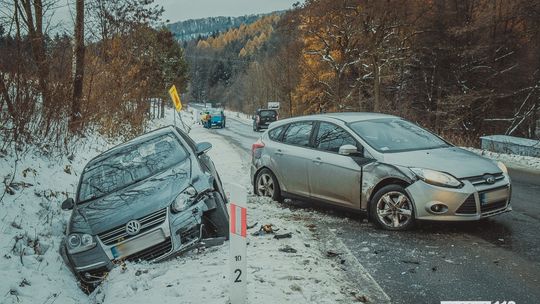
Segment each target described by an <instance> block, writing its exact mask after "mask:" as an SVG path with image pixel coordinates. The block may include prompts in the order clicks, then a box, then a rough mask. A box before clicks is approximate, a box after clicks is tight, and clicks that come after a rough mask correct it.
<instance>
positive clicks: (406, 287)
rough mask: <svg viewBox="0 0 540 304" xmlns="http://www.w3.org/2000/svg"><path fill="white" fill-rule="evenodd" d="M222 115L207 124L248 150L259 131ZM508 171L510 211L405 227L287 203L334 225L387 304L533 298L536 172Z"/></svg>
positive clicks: (538, 237)
mask: <svg viewBox="0 0 540 304" xmlns="http://www.w3.org/2000/svg"><path fill="white" fill-rule="evenodd" d="M227 119H228V120H227V128H225V129H215V130H214V131H215V132H217V133H218V134H221V135H223V136H224V137H225V138H226V139H228V140H229V142H231V143H232V144H235V145H237V146H238V147H239V148H241V149H242V150H244V151H246V152H248V151H249V150H250V149H251V144H252V143H253V142H255V141H256V140H257V139H258V137H259V136H260V134H261V133H256V132H254V131H253V130H252V128H251V126H250V125H248V124H246V123H245V122H241V121H237V120H234V119H233V118H231V117H228V118H227ZM248 155H249V154H248V153H246V157H247V156H248ZM510 176H511V178H512V181H513V192H512V205H513V208H514V211H513V212H510V213H506V214H503V215H499V216H496V217H493V218H490V219H487V220H485V221H480V222H473V223H467V222H464V223H438V222H423V223H419V225H418V226H417V227H416V228H415V229H414V230H412V231H407V232H388V231H383V230H378V229H375V228H374V227H373V226H372V225H371V224H370V223H368V222H367V220H366V219H365V218H364V217H363V216H362V215H357V214H352V213H350V212H347V211H342V210H335V209H332V208H328V207H325V206H314V205H313V204H311V203H309V202H300V201H294V202H288V204H289V207H291V208H313V209H315V210H317V211H318V212H320V213H321V214H325V215H327V216H324V217H321V218H322V219H323V220H321V221H318V222H317V225H322V226H325V228H328V229H332V231H334V234H335V235H337V237H338V238H340V239H341V241H342V242H343V243H344V244H345V246H346V247H347V248H348V249H350V251H351V252H352V253H353V255H355V257H356V258H357V259H358V260H359V261H360V263H362V265H363V266H364V267H365V268H366V269H367V271H368V272H369V273H370V274H371V276H373V278H374V279H375V280H376V281H377V283H378V284H379V285H380V286H381V287H382V289H383V290H384V291H385V292H386V293H387V294H388V295H389V296H390V298H391V299H392V302H393V303H440V301H449V300H454V301H458V300H461V301H473V300H483V301H514V302H515V303H517V304H522V303H523V304H525V303H540V172H534V171H529V170H518V169H511V170H510ZM325 218H326V219H328V220H324V219H325Z"/></svg>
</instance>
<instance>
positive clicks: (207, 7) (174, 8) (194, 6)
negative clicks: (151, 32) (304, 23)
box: [155, 0, 303, 22]
mask: <svg viewBox="0 0 540 304" xmlns="http://www.w3.org/2000/svg"><path fill="white" fill-rule="evenodd" d="M155 2H156V3H157V4H159V5H163V8H164V9H165V13H164V14H163V20H164V21H165V20H167V19H168V20H170V21H171V22H176V21H180V20H187V19H197V18H204V17H215V16H242V15H249V14H258V13H269V12H273V11H277V10H285V9H289V8H291V7H292V5H293V3H295V2H299V0H155ZM300 2H303V1H300Z"/></svg>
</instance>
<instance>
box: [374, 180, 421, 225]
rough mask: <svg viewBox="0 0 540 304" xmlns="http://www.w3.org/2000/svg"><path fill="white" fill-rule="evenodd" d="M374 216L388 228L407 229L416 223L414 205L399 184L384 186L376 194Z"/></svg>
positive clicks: (380, 223)
mask: <svg viewBox="0 0 540 304" xmlns="http://www.w3.org/2000/svg"><path fill="white" fill-rule="evenodd" d="M374 202H376V203H375V204H374V205H372V210H371V212H372V213H371V214H372V217H376V221H377V223H378V224H379V225H380V226H381V227H382V228H384V229H387V230H406V229H408V228H410V227H411V226H412V225H413V223H414V207H413V203H412V201H411V200H410V199H409V197H408V196H407V194H406V193H405V191H404V189H403V188H402V187H401V186H399V185H390V186H386V187H383V188H382V189H381V190H379V191H378V192H377V193H376V194H375V196H374Z"/></svg>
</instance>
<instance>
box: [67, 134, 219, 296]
mask: <svg viewBox="0 0 540 304" xmlns="http://www.w3.org/2000/svg"><path fill="white" fill-rule="evenodd" d="M211 147H212V146H211V144H209V143H204V142H203V143H199V144H196V143H195V142H193V140H192V139H191V138H190V137H189V136H188V135H187V134H186V133H184V132H183V131H182V130H180V129H178V128H176V127H173V126H169V127H165V128H161V129H158V130H155V131H152V132H150V133H147V134H144V135H142V136H139V137H137V138H135V139H132V140H130V141H128V142H126V143H123V144H121V145H118V146H116V147H114V148H112V149H110V150H108V151H106V152H104V153H102V154H101V155H98V156H97V157H96V158H94V159H92V160H91V161H90V162H89V163H88V164H87V165H86V167H85V168H84V170H83V172H82V174H81V178H80V181H79V185H78V187H77V193H76V196H75V198H68V199H66V200H65V201H64V202H63V203H62V209H64V210H70V211H71V217H70V220H69V223H68V225H67V231H66V236H65V238H64V240H63V242H62V244H61V246H60V253H61V255H62V257H63V258H64V260H65V261H66V263H67V264H68V265H69V266H70V268H71V269H72V271H73V272H74V274H75V275H76V276H77V277H78V278H79V280H80V282H81V287H83V289H85V290H87V291H91V290H92V289H93V288H94V287H95V286H97V285H98V284H99V283H100V282H101V281H102V280H103V279H104V278H105V277H106V276H107V273H108V272H109V271H110V270H111V269H112V268H113V267H114V265H117V264H120V263H122V262H123V261H134V262H137V261H150V262H154V261H155V262H157V261H162V260H164V259H167V258H170V257H173V256H175V255H176V254H178V253H180V252H184V251H186V250H190V249H192V248H194V247H198V245H199V244H200V241H202V240H203V239H204V240H205V242H206V241H210V240H211V239H214V240H216V239H219V238H222V239H224V238H226V237H227V236H228V231H229V224H228V221H229V216H228V213H227V207H226V204H227V198H226V196H225V193H224V192H223V187H222V185H221V180H220V178H219V174H218V173H217V171H216V169H215V167H214V164H213V162H212V160H211V159H210V157H209V156H208V155H207V154H206V151H208V150H209V149H210V148H211Z"/></svg>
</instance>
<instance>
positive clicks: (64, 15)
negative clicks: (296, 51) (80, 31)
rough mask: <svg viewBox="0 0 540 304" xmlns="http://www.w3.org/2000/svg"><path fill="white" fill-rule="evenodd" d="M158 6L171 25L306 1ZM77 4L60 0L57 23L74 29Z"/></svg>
mask: <svg viewBox="0 0 540 304" xmlns="http://www.w3.org/2000/svg"><path fill="white" fill-rule="evenodd" d="M154 1H155V4H158V5H162V6H163V8H164V9H165V12H164V13H163V22H165V21H166V20H169V22H170V23H173V22H176V21H182V20H187V19H197V18H204V17H215V16H227V17H229V16H231V17H236V16H242V15H249V14H259V13H270V12H273V11H278V10H285V9H289V8H291V7H292V5H293V3H295V2H303V0H154ZM73 14H74V1H73V0H59V1H58V3H57V10H56V11H55V13H54V16H53V18H52V21H53V23H55V24H56V23H61V24H63V26H64V28H67V29H68V30H69V29H71V27H72V24H73Z"/></svg>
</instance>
